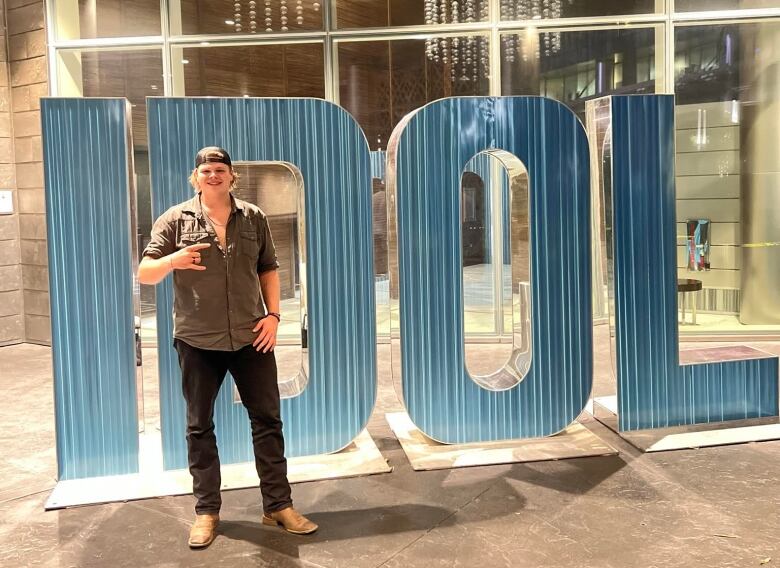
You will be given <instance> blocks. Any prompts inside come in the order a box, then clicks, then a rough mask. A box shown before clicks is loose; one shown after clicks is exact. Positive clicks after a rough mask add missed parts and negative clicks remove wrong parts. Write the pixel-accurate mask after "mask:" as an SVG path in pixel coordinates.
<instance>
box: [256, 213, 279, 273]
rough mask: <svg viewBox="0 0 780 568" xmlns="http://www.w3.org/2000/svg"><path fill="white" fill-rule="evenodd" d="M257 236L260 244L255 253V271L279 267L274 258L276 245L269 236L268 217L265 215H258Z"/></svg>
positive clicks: (265, 270) (260, 271) (261, 271)
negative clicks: (257, 251)
mask: <svg viewBox="0 0 780 568" xmlns="http://www.w3.org/2000/svg"><path fill="white" fill-rule="evenodd" d="M257 222H258V224H259V226H258V228H257V238H258V242H259V244H260V252H259V254H258V255H257V273H258V274H262V273H263V272H268V271H269V270H276V269H277V268H279V261H278V260H277V259H276V247H274V240H273V238H272V237H271V228H270V227H269V226H268V219H266V217H265V215H260V216H259V217H258V221H257Z"/></svg>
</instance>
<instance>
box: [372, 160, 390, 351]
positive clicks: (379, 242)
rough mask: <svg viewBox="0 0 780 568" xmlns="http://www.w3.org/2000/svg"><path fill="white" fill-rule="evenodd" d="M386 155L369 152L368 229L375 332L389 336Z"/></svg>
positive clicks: (380, 335)
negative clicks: (370, 245) (370, 248)
mask: <svg viewBox="0 0 780 568" xmlns="http://www.w3.org/2000/svg"><path fill="white" fill-rule="evenodd" d="M385 157H386V154H385V152H382V151H376V152H371V178H372V179H371V227H372V234H373V238H374V292H375V298H376V300H375V301H376V333H377V337H379V338H388V337H390V267H389V264H388V262H389V257H388V251H387V191H386V189H385Z"/></svg>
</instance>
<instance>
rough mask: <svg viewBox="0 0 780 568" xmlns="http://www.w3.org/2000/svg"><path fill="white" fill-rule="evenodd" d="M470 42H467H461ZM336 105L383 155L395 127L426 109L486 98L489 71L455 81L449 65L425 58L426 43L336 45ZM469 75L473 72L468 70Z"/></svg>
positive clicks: (479, 67) (457, 77) (480, 70)
mask: <svg viewBox="0 0 780 568" xmlns="http://www.w3.org/2000/svg"><path fill="white" fill-rule="evenodd" d="M460 39H461V41H463V42H468V41H469V38H464V37H462V38H460ZM337 45H338V60H339V73H338V76H339V82H340V84H339V93H340V100H339V104H341V106H342V107H344V108H345V109H347V110H348V111H349V112H350V113H351V114H352V116H354V117H355V118H356V119H357V121H358V124H360V126H361V127H362V128H363V130H364V132H365V133H366V137H367V138H368V143H369V146H370V147H371V149H372V150H377V149H383V148H385V147H386V145H387V141H388V139H389V137H390V133H391V132H392V130H393V128H394V127H395V125H396V124H398V122H399V121H400V120H401V119H402V118H403V117H404V116H405V115H406V114H408V113H410V112H411V111H413V110H416V109H418V108H420V107H421V106H424V105H425V104H426V103H428V102H431V101H434V100H436V99H441V98H444V97H450V96H468V95H487V94H488V78H487V68H486V67H485V66H483V63H482V62H481V61H480V62H479V63H478V65H477V74H476V80H474V77H473V75H469V76H466V78H465V79H464V78H463V77H462V76H460V75H458V74H455V75H453V67H452V65H451V62H444V61H443V60H442V58H441V57H440V58H439V60H438V61H436V60H434V59H432V58H429V55H428V53H429V52H428V51H427V47H426V40H418V39H407V40H397V41H369V42H339V43H338V44H337ZM470 69H471V68H470Z"/></svg>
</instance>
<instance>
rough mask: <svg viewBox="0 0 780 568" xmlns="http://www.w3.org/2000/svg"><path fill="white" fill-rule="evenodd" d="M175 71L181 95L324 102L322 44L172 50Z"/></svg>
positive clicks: (178, 91)
mask: <svg viewBox="0 0 780 568" xmlns="http://www.w3.org/2000/svg"><path fill="white" fill-rule="evenodd" d="M171 67H172V69H173V71H174V74H173V80H174V93H176V94H177V95H186V96H214V97H240V96H244V95H246V96H251V97H318V98H323V97H324V96H325V72H324V59H323V47H322V44H321V43H306V44H296V45H253V46H241V47H189V48H173V60H172V66H171ZM260 69H262V72H258V70H260Z"/></svg>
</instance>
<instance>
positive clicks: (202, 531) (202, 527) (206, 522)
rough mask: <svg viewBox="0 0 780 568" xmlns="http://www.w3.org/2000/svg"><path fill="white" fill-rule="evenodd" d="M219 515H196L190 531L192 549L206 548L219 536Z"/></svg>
mask: <svg viewBox="0 0 780 568" xmlns="http://www.w3.org/2000/svg"><path fill="white" fill-rule="evenodd" d="M218 524H219V515H196V516H195V523H194V524H193V525H192V528H191V529H190V548H206V547H207V546H208V545H210V544H211V543H212V542H213V541H214V537H216V536H217V525H218Z"/></svg>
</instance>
